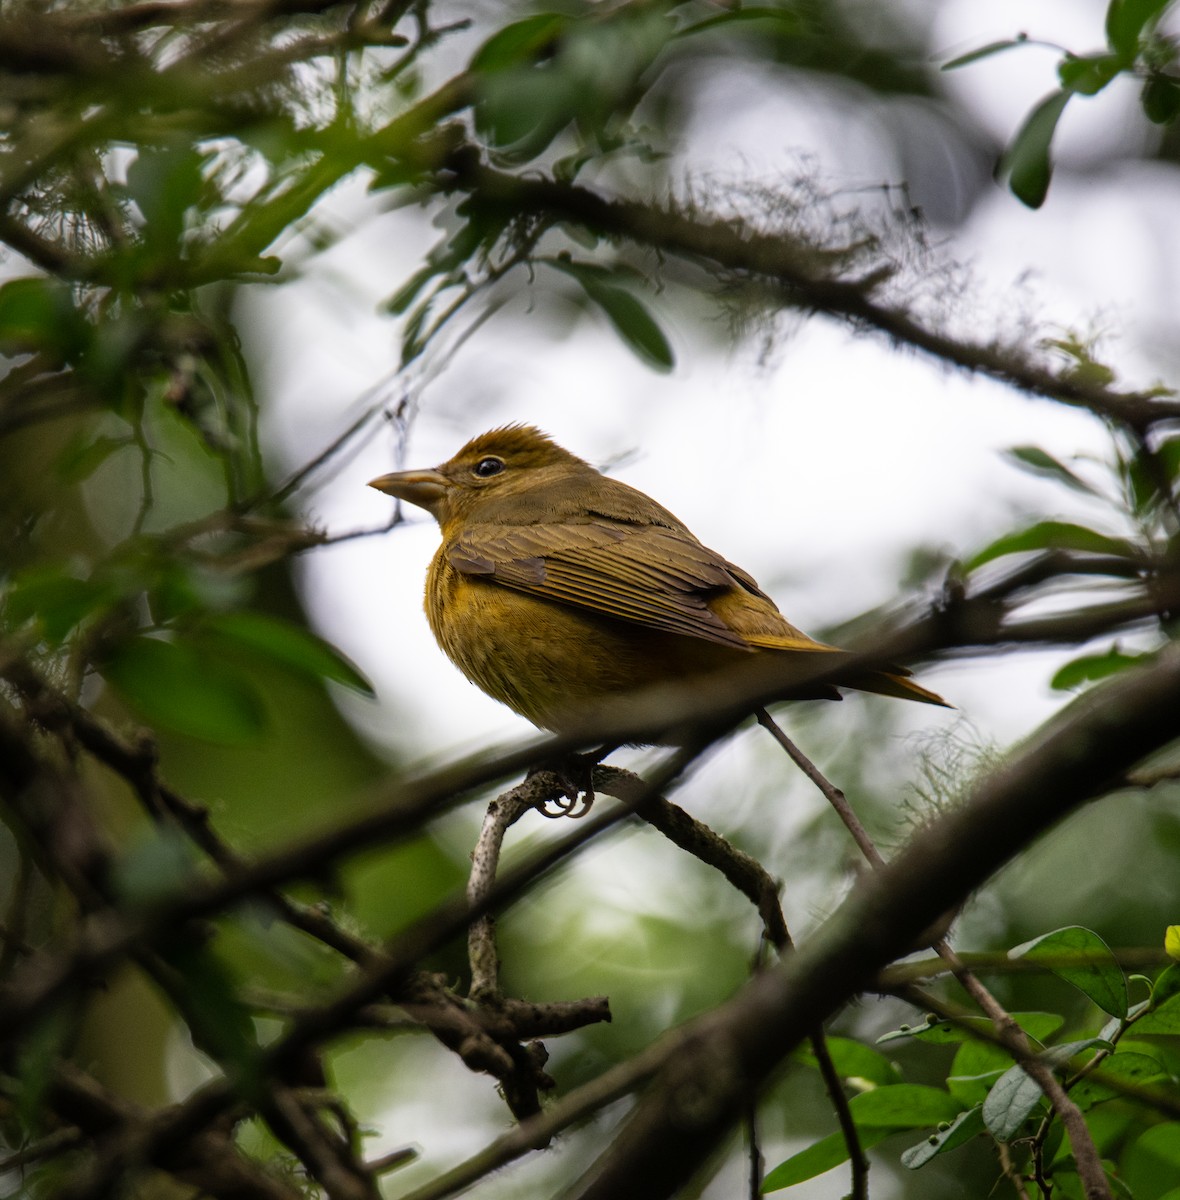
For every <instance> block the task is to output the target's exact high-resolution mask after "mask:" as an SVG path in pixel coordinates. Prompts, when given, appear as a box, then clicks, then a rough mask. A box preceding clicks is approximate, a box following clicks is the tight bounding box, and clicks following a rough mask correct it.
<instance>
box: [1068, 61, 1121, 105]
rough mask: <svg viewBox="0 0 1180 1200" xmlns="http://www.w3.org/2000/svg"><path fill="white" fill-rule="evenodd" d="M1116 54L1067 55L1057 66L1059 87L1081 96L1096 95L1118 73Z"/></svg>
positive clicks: (1118, 64) (1119, 63)
mask: <svg viewBox="0 0 1180 1200" xmlns="http://www.w3.org/2000/svg"><path fill="white" fill-rule="evenodd" d="M1121 65H1122V64H1121V62H1120V59H1119V56H1118V55H1117V54H1087V55H1083V56H1078V55H1076V54H1067V55H1066V56H1065V57H1064V58H1063V59H1062V60H1061V62H1060V63H1059V64H1058V65H1057V78H1058V79H1060V80H1061V86H1062V87H1063V88H1065V89H1066V90H1068V91H1071V92H1077V93H1078V94H1079V95H1082V96H1095V95H1097V94H1098V93H1099V92H1100V91H1102V89H1103V88H1104V87H1106V85H1107V84H1108V83H1110V81H1111V80H1112V79H1113V78H1114V77H1115V76H1116V75H1117V74H1118V73H1119V71H1120V69H1121Z"/></svg>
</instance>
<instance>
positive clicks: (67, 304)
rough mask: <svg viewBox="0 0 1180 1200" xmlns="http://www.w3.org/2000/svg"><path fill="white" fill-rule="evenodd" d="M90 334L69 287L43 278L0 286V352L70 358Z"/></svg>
mask: <svg viewBox="0 0 1180 1200" xmlns="http://www.w3.org/2000/svg"><path fill="white" fill-rule="evenodd" d="M87 333H88V327H87V325H86V322H85V320H84V319H83V318H82V317H81V315H80V314H79V313H78V311H77V310H76V309H75V307H74V301H73V297H72V295H71V293H70V289H69V287H68V286H67V285H66V284H64V283H61V282H60V281H58V280H56V279H43V278H41V277H40V276H37V277H35V278H26V279H10V280H9V281H8V282H7V283H5V284H0V353H3V354H31V353H34V352H36V351H47V352H49V353H52V354H57V355H60V356H62V357H63V358H69V357H71V356H72V355H73V354H74V353H75V352H76V351H77V350H78V349H79V347H80V346H82V345H83V344H84V342H85V340H86V338H87Z"/></svg>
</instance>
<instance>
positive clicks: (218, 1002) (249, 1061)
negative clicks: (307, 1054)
mask: <svg viewBox="0 0 1180 1200" xmlns="http://www.w3.org/2000/svg"><path fill="white" fill-rule="evenodd" d="M161 952H162V953H163V955H164V957H165V958H166V959H167V960H168V963H169V965H170V966H171V967H172V968H173V970H175V971H176V972H177V974H179V975H180V976H181V978H182V979H183V981H184V984H183V986H184V994H185V1003H184V1005H183V1015H184V1016H185V1018H186V1020H187V1021H188V1024H189V1029H190V1030H191V1032H192V1037H193V1044H194V1045H196V1046H198V1047H200V1048H201V1049H202V1050H204V1051H205V1053H206V1054H208V1055H209V1056H210V1057H211V1058H213V1059H214V1060H215V1061H216V1062H219V1063H223V1064H226V1065H228V1066H229V1067H230V1068H231V1069H232V1071H233V1073H234V1074H235V1075H236V1076H237V1077H238V1078H239V1079H241V1080H242V1081H243V1083H244V1084H245V1086H246V1087H247V1088H249V1087H251V1086H252V1084H253V1081H254V1076H255V1075H256V1071H257V1065H258V1052H259V1046H258V1035H257V1033H256V1032H255V1029H254V1022H253V1020H252V1019H251V1016H250V1011H249V1009H248V1008H247V1007H246V1005H245V1004H244V1003H243V1002H242V1000H241V998H240V997H239V996H238V991H237V984H236V982H235V980H234V979H233V976H232V974H231V973H230V971H229V970H228V969H227V968H226V966H225V964H224V963H223V962H222V961H221V959H220V958H219V957H218V956H217V954H216V953H215V951H214V950H213V948H212V946H211V945H210V944H208V943H201V942H197V941H195V940H194V939H192V938H186V937H184V936H181V937H179V938H177V939H174V940H173V941H171V942H170V943H169V944H168V945H167V946H166V947H163V948H162V951H161Z"/></svg>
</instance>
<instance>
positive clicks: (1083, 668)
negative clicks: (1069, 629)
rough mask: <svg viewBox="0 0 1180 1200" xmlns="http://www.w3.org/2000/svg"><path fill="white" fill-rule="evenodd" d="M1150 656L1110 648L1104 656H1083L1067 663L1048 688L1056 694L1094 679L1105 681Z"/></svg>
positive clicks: (1115, 647)
mask: <svg viewBox="0 0 1180 1200" xmlns="http://www.w3.org/2000/svg"><path fill="white" fill-rule="evenodd" d="M1151 657H1152V655H1150V654H1124V653H1123V652H1122V651H1121V650H1120V649H1119V648H1118V647H1117V646H1112V647H1111V648H1110V649H1109V650H1108V651H1107V652H1106V653H1105V654H1085V655H1083V656H1082V657H1081V658H1075V659H1074V660H1073V661H1072V662H1067V663H1066V664H1065V666H1064V667H1062V668H1061V669H1060V670H1059V671H1058V672H1057V673H1056V674H1055V675H1054V676H1053V678H1052V679H1051V680H1050V681H1049V686H1050V687H1051V688H1053V689H1054V690H1055V691H1058V692H1068V691H1072V690H1073V689H1074V688H1076V687H1081V686H1082V684H1085V683H1093V682H1094V681H1095V680H1096V679H1105V678H1106V677H1107V676H1108V675H1115V674H1117V673H1118V672H1119V671H1125V670H1126V669H1127V668H1128V667H1133V666H1135V665H1136V664H1138V663H1141V662H1143V660H1144V659H1146V658H1151Z"/></svg>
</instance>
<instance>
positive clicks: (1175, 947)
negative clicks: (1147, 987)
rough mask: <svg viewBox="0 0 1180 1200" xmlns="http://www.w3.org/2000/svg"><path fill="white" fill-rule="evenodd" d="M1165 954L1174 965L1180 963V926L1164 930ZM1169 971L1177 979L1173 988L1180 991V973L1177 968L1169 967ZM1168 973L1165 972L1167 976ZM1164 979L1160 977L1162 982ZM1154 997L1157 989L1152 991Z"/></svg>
mask: <svg viewBox="0 0 1180 1200" xmlns="http://www.w3.org/2000/svg"><path fill="white" fill-rule="evenodd" d="M1164 953H1165V954H1166V955H1167V956H1168V957H1169V958H1170V959H1171V960H1172V961H1173V962H1174V963H1176V962H1180V925H1169V926H1168V927H1167V929H1165V930H1164ZM1168 971H1172V972H1173V973H1174V978H1176V982H1175V983H1174V984H1173V987H1174V988H1175V989H1176V990H1180V972H1177V970H1176V968H1175V967H1169V968H1168ZM1167 973H1168V972H1167V971H1165V972H1164V974H1165V975H1166V974H1167ZM1162 978H1163V976H1161V977H1160V979H1161V980H1162ZM1159 983H1160V981H1159V980H1157V981H1156V988H1158V987H1159ZM1152 995H1153V996H1154V995H1155V989H1153V990H1152Z"/></svg>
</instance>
